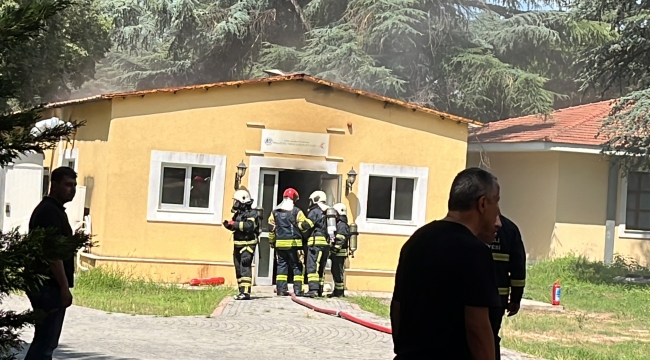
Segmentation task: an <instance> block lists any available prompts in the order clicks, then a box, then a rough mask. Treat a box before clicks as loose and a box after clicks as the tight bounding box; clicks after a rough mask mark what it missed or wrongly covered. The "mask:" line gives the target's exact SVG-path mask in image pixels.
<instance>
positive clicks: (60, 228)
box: [29, 196, 74, 287]
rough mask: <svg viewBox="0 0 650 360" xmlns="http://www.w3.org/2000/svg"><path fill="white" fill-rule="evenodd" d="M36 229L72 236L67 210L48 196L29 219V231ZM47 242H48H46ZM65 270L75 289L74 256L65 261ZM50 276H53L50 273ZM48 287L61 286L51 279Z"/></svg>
mask: <svg viewBox="0 0 650 360" xmlns="http://www.w3.org/2000/svg"><path fill="white" fill-rule="evenodd" d="M36 228H43V229H50V228H54V229H56V230H57V232H56V234H58V235H63V236H72V227H71V226H70V222H69V221H68V215H67V214H66V213H65V208H64V207H63V204H61V203H60V202H59V201H58V200H56V199H54V198H52V197H49V196H46V197H44V198H43V200H41V202H40V203H39V204H38V205H37V206H36V208H35V209H34V211H33V212H32V217H31V218H30V219H29V230H33V229H36ZM45 241H47V240H45ZM63 269H64V270H65V276H66V278H67V279H68V285H69V286H70V287H74V254H71V256H70V257H69V258H66V259H63ZM47 275H48V276H50V277H51V276H52V274H51V273H50V272H49V270H48V273H47ZM45 284H46V285H50V286H59V284H58V283H57V281H56V279H54V278H53V277H51V278H50V279H49V280H47V281H46V282H45Z"/></svg>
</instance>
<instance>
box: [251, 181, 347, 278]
mask: <svg viewBox="0 0 650 360" xmlns="http://www.w3.org/2000/svg"><path fill="white" fill-rule="evenodd" d="M259 181H260V184H259V187H258V189H259V194H258V204H259V205H261V206H262V208H263V209H264V211H263V214H264V215H263V220H262V233H261V234H260V243H259V245H258V247H257V249H258V250H257V251H256V256H255V264H256V267H255V272H256V274H255V284H256V285H273V284H275V268H276V266H275V252H274V250H273V249H272V248H271V246H270V245H269V239H268V236H269V231H270V228H269V224H268V219H269V216H270V215H271V211H272V210H273V209H274V208H275V207H276V206H277V205H278V204H280V202H281V201H282V193H283V192H284V190H286V189H287V188H289V187H292V188H294V189H296V191H297V192H298V194H299V195H300V198H299V199H298V201H297V202H296V206H297V207H298V208H300V209H301V210H302V211H303V213H305V215H307V208H308V206H309V195H310V194H311V193H312V192H314V191H316V190H322V191H324V192H325V194H327V204H328V205H330V206H332V205H334V204H335V203H337V202H340V201H341V176H340V175H334V174H328V173H326V172H320V171H307V170H284V169H282V170H276V169H262V170H260V180H259ZM259 205H258V206H259ZM292 280H293V279H292V275H291V274H290V275H289V281H290V282H291V281H292Z"/></svg>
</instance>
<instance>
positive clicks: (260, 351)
mask: <svg viewBox="0 0 650 360" xmlns="http://www.w3.org/2000/svg"><path fill="white" fill-rule="evenodd" d="M310 301H317V302H322V304H320V305H321V306H322V307H328V308H334V307H335V306H338V307H340V309H344V310H345V311H347V312H349V313H351V314H352V315H354V316H358V317H361V318H363V319H367V320H372V321H377V322H379V323H381V324H382V325H386V324H387V320H386V319H381V318H379V317H376V316H375V315H373V314H369V313H367V312H363V311H361V310H355V309H354V308H353V306H351V305H350V303H348V302H346V301H342V300H338V299H328V300H310ZM1 306H2V308H3V309H12V310H18V311H20V310H26V309H29V301H28V300H27V299H26V298H24V297H19V296H10V297H7V298H6V299H4V301H3V303H2V305H1ZM207 315H208V314H206V316H183V317H155V316H140V315H138V316H132V315H126V314H109V313H106V312H104V311H100V310H94V309H88V308H83V307H79V306H72V307H70V308H69V309H68V314H67V316H66V322H65V325H64V328H63V335H62V336H61V345H60V347H59V349H58V350H57V351H56V352H55V359H88V360H90V359H96V360H123V359H138V360H141V359H160V360H167V359H169V360H177V359H188V360H190V359H261V360H265V359H278V358H284V357H286V356H291V357H292V358H295V359H307V358H315V359H319V360H320V359H323V360H325V359H337V360H344V359H372V360H382V359H386V360H388V359H392V358H393V355H392V346H393V344H392V339H391V337H390V335H387V334H383V333H380V332H378V331H374V330H371V329H368V328H365V327H363V326H360V325H357V324H354V323H352V322H349V321H346V320H343V319H340V318H336V317H334V316H328V315H324V314H318V313H315V312H313V311H311V310H309V309H307V308H305V307H303V306H301V305H298V304H296V303H294V302H293V301H291V299H290V298H288V297H277V296H274V295H271V294H258V295H256V296H255V299H254V300H253V301H230V302H229V303H228V304H227V305H226V306H225V307H224V309H223V311H222V313H221V314H220V315H219V316H217V317H214V318H211V317H208V316H207ZM382 322H383V323H382ZM32 337H33V330H32V329H27V330H26V331H25V332H24V333H23V339H24V340H25V341H26V342H30V341H31V338H32ZM314 339H317V342H318V344H319V346H318V347H317V348H315V347H314V346H313V344H314ZM22 354H24V351H23V352H22ZM21 358H22V356H20V355H19V359H21ZM503 359H504V360H533V358H528V357H522V356H521V355H520V354H516V353H511V352H508V351H505V352H504V357H503Z"/></svg>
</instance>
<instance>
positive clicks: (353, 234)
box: [349, 223, 359, 257]
mask: <svg viewBox="0 0 650 360" xmlns="http://www.w3.org/2000/svg"><path fill="white" fill-rule="evenodd" d="M358 235H359V228H358V227H357V224H355V223H352V224H350V246H349V247H350V255H351V256H352V257H354V252H355V251H357V241H358V238H357V236H358Z"/></svg>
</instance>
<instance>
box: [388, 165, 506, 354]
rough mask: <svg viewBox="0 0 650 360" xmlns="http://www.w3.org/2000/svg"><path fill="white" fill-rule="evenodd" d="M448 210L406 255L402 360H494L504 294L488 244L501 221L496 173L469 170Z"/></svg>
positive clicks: (397, 294) (400, 270) (397, 318)
mask: <svg viewBox="0 0 650 360" xmlns="http://www.w3.org/2000/svg"><path fill="white" fill-rule="evenodd" d="M448 209H449V212H448V214H447V217H445V218H444V219H442V220H439V221H433V222H431V223H429V224H427V225H425V226H423V227H422V228H420V229H418V230H417V231H416V232H415V233H414V234H413V235H412V236H411V238H410V239H409V240H408V241H407V242H406V243H405V244H404V246H403V247H402V250H401V252H400V258H399V264H398V266H397V273H396V275H395V290H394V293H393V301H392V302H391V324H392V330H393V342H394V345H395V354H397V356H396V358H395V359H396V360H410V359H454V360H494V351H495V350H494V336H493V333H492V327H491V325H490V318H489V309H490V308H492V307H498V306H500V299H499V294H498V291H497V286H496V279H495V270H494V263H493V261H492V253H491V251H490V249H489V247H488V246H487V244H488V243H490V242H492V241H493V240H494V238H495V236H496V232H497V230H498V228H499V226H500V222H499V185H498V183H497V180H496V178H495V177H494V176H493V175H492V174H490V173H489V172H487V171H485V170H482V169H478V168H470V169H466V170H463V171H462V172H460V173H459V174H458V175H457V176H456V178H455V179H454V181H453V183H452V186H451V191H450V195H449V202H448Z"/></svg>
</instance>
